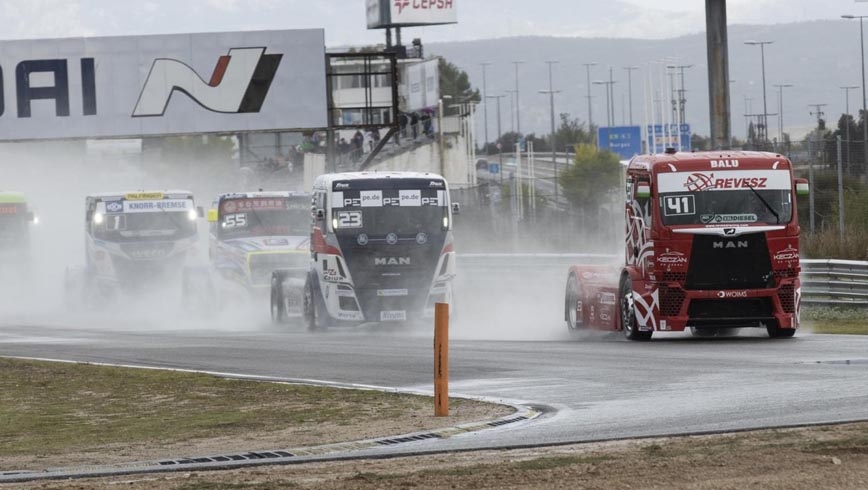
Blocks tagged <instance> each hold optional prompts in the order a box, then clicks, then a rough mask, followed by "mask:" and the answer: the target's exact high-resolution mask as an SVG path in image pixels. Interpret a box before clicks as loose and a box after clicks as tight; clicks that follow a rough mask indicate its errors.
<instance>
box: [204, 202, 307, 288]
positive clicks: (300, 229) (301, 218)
mask: <svg viewBox="0 0 868 490" xmlns="http://www.w3.org/2000/svg"><path fill="white" fill-rule="evenodd" d="M310 220H311V195H310V193H306V192H292V191H259V192H234V193H226V194H221V195H219V196H217V198H216V199H215V200H214V202H213V203H212V207H211V209H209V210H208V228H209V244H208V256H209V258H210V261H211V266H212V268H213V270H214V272H215V273H216V274H217V275H218V277H219V279H220V280H221V284H220V287H221V288H222V289H227V288H229V287H234V288H235V289H236V290H238V293H239V294H244V293H247V294H250V295H255V296H262V297H267V294H268V292H269V288H270V286H271V275H272V272H274V271H275V270H277V269H283V270H295V271H300V275H301V277H302V279H303V278H304V275H305V274H306V273H307V269H308V263H309V259H310V250H309V249H310V239H309V232H310V231H309V226H310Z"/></svg>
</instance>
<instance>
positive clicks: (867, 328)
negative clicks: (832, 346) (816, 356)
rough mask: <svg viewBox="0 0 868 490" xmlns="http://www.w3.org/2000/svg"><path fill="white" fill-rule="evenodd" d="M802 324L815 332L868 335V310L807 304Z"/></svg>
mask: <svg viewBox="0 0 868 490" xmlns="http://www.w3.org/2000/svg"><path fill="white" fill-rule="evenodd" d="M801 321H802V324H803V325H804V326H805V327H807V328H809V329H810V330H811V331H813V332H815V333H833V334H848V335H868V311H865V310H864V309H861V308H843V307H836V306H810V307H808V306H805V307H803V308H802V314H801Z"/></svg>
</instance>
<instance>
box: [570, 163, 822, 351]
mask: <svg viewBox="0 0 868 490" xmlns="http://www.w3.org/2000/svg"><path fill="white" fill-rule="evenodd" d="M807 193H808V183H807V181H805V180H803V179H794V178H793V170H792V164H791V163H790V161H789V160H788V159H787V158H786V157H784V156H781V155H778V154H774V153H761V152H725V153H723V152H700V153H675V152H674V151H673V152H667V153H666V154H659V155H641V156H636V157H634V158H633V159H632V160H631V161H630V163H629V165H628V167H627V180H626V196H625V197H626V199H625V202H626V206H625V218H626V239H625V247H624V262H623V264H622V265H621V266H619V267H616V268H612V267H606V266H573V267H572V268H571V269H570V271H569V275H568V278H567V285H566V293H565V301H564V316H565V320H566V322H567V326H568V327H569V329H570V330H571V331H576V330H579V329H584V328H593V329H602V330H622V331H623V332H624V334H625V335H626V337H627V338H629V339H632V340H643V339H649V338H650V337H651V335H652V334H653V333H654V332H655V331H683V330H685V329H687V328H690V329H691V331H692V332H693V334H694V335H698V336H704V335H712V334H716V333H717V332H719V331H721V329H727V328H739V327H762V328H765V329H766V330H767V331H768V334H769V336H770V337H791V336H792V335H793V333H794V332H795V330H796V328H797V327H798V325H799V304H800V296H801V290H800V283H799V271H800V265H799V221H798V217H797V215H796V202H795V199H796V195H797V194H799V195H801V194H807Z"/></svg>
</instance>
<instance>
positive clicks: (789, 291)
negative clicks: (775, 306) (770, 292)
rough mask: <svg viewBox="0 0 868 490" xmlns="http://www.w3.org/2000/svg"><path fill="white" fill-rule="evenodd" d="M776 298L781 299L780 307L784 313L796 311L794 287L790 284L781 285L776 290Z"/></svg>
mask: <svg viewBox="0 0 868 490" xmlns="http://www.w3.org/2000/svg"><path fill="white" fill-rule="evenodd" d="M778 299H779V300H780V301H781V309H782V310H784V313H795V312H796V288H795V287H794V286H793V285H792V284H787V285H784V286H781V288H780V289H779V290H778Z"/></svg>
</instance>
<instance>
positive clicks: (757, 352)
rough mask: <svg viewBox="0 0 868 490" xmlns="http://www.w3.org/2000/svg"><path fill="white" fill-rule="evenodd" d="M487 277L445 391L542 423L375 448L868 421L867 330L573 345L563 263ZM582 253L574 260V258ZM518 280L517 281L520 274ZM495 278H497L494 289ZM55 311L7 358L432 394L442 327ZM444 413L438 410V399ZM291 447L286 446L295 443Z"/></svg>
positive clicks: (476, 276) (13, 325) (464, 294)
mask: <svg viewBox="0 0 868 490" xmlns="http://www.w3.org/2000/svg"><path fill="white" fill-rule="evenodd" d="M508 260H511V261H512V262H513V263H514V264H513V265H514V266H513V267H511V268H509V272H510V273H509V274H507V273H506V272H501V273H499V276H500V277H499V278H495V280H493V281H492V278H491V274H488V275H486V274H484V272H486V271H488V270H489V266H490V265H491V264H481V263H480V262H478V261H474V260H473V259H472V258H471V259H466V260H464V261H463V266H464V267H463V269H462V271H463V274H464V277H462V279H461V282H459V283H458V291H459V294H460V296H459V300H458V301H459V302H458V303H457V304H456V314H457V318H456V321H455V322H454V323H453V325H452V328H451V333H450V335H451V345H450V377H451V380H450V392H451V393H452V394H453V395H457V394H461V395H468V396H482V397H487V398H490V399H493V400H503V401H508V402H512V403H522V404H531V405H537V406H541V407H547V413H546V415H545V416H543V417H539V418H537V419H535V420H533V421H529V422H522V423H517V424H510V425H507V426H504V427H502V428H499V429H489V430H485V431H482V432H476V433H470V434H463V435H459V436H455V437H451V438H448V439H443V440H430V441H420V442H414V443H410V444H403V445H400V446H395V447H391V448H389V447H386V448H375V449H367V450H364V451H362V453H364V454H372V453H392V452H416V451H427V450H448V449H468V448H483V447H506V446H525V445H532V444H556V443H565V442H580V441H591V440H600V439H611V438H628V437H641V436H651V435H669V434H685V433H697V432H711V431H729V430H739V429H749V428H760V427H777V426H790V425H801V424H814V423H826V422H840V421H851V420H866V419H868V338H866V337H860V336H830V335H814V334H811V333H810V332H809V331H805V330H802V331H799V332H798V333H797V334H796V337H795V338H793V339H787V340H770V339H768V338H767V337H766V336H765V332H764V331H759V330H756V331H754V330H742V331H741V332H740V333H739V335H737V336H734V337H727V338H713V339H694V338H692V337H690V336H689V335H687V334H666V335H661V334H655V337H654V339H653V340H652V341H651V342H628V341H625V340H623V339H622V337H621V335H620V334H617V333H611V334H606V333H592V334H588V335H587V336H584V337H583V338H582V339H579V340H575V339H570V338H569V337H568V336H567V335H566V330H565V327H564V326H563V321H562V301H563V299H562V294H563V293H562V288H563V281H564V279H565V278H564V277H562V276H563V275H564V274H565V271H566V268H565V267H564V262H565V261H567V259H562V258H547V259H537V264H536V266H534V267H529V266H527V267H526V270H521V267H522V264H521V263H520V262H519V261H517V259H516V260H513V259H508ZM569 260H572V259H569ZM510 278H514V279H510ZM483 285H485V286H486V287H483ZM159 310H160V311H159V317H158V316H153V315H155V313H154V314H152V315H149V314H147V312H142V311H139V312H138V313H137V314H136V316H135V317H126V318H125V317H124V315H123V314H121V313H119V312H117V311H115V312H112V313H111V314H109V313H106V314H102V315H96V316H92V315H90V316H89V315H84V316H81V315H79V316H67V315H60V314H58V312H59V310H57V309H54V310H52V309H51V308H47V309H46V310H44V311H39V312H29V313H28V314H26V315H4V317H3V318H2V319H0V355H3V356H21V357H34V358H49V359H69V360H78V361H89V362H104V363H119V364H129V365H143V366H158V367H168V368H182V369H195V370H205V371H216V372H222V373H233V374H243V375H258V376H269V377H275V378H281V379H302V380H322V381H328V382H336V383H351V384H361V385H374V386H380V387H388V388H394V389H398V390H413V391H431V390H432V376H433V374H432V371H433V368H432V335H431V329H430V328H427V327H424V328H420V329H416V330H412V331H406V330H403V329H399V328H394V327H391V328H386V327H373V326H366V327H360V328H355V329H331V330H329V331H327V332H324V333H316V334H314V333H308V332H306V331H305V330H304V329H303V327H301V326H300V325H289V326H280V327H275V326H271V325H270V324H269V323H268V320H267V309H266V308H265V307H264V306H263V307H262V308H261V309H260V308H257V309H255V310H251V311H246V312H235V313H234V314H227V315H226V316H224V317H222V318H219V319H215V320H202V319H198V320H191V319H185V318H184V317H183V316H180V315H179V316H174V315H173V313H172V309H171V308H161V309H159ZM432 410H433V408H432ZM291 444H292V443H291V441H288V445H291Z"/></svg>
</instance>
